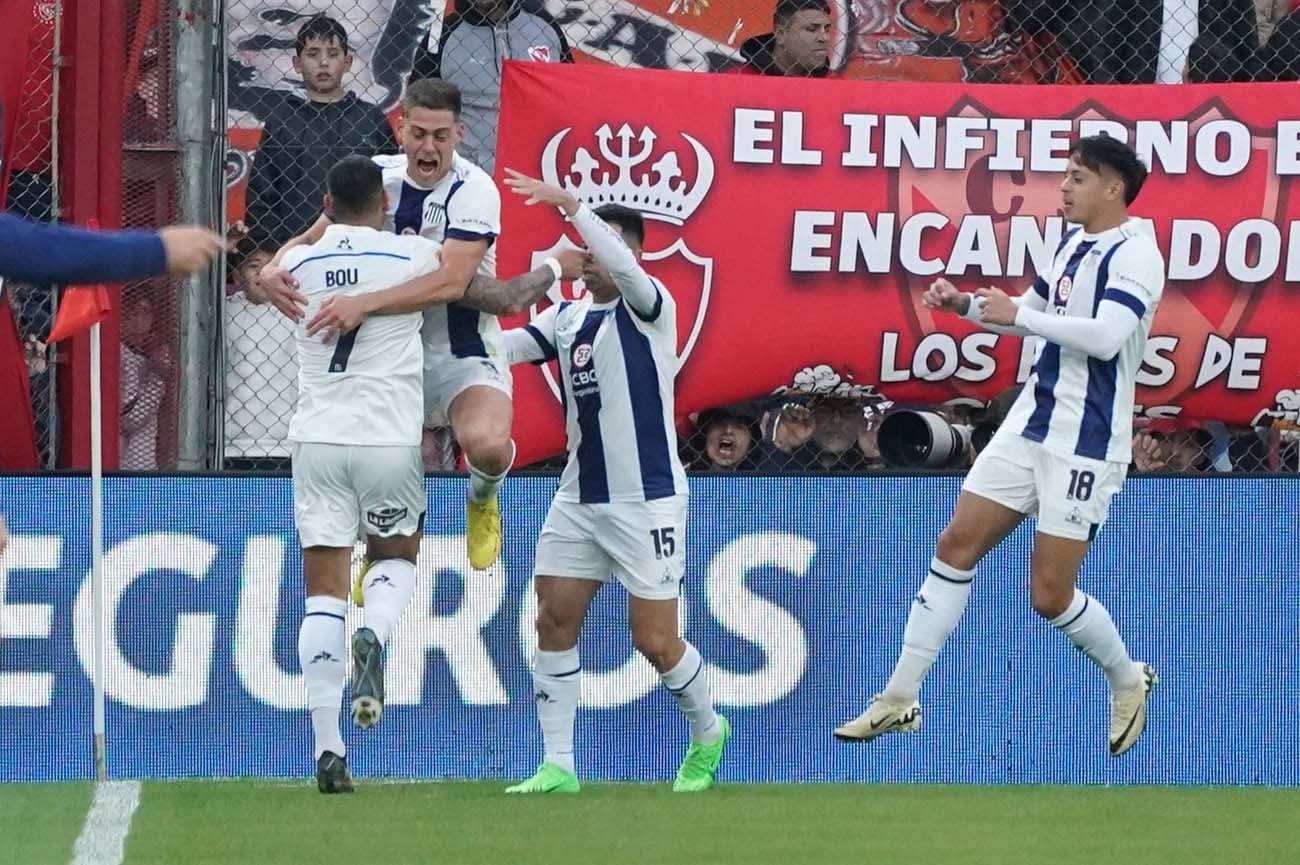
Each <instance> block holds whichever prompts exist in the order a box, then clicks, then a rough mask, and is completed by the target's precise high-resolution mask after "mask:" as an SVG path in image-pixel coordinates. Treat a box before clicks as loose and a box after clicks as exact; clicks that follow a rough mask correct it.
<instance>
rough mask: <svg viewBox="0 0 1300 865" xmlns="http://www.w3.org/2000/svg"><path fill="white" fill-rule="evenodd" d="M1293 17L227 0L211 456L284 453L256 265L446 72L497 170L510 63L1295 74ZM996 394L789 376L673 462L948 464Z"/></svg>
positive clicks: (1226, 465)
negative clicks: (217, 448) (828, 383)
mask: <svg viewBox="0 0 1300 865" xmlns="http://www.w3.org/2000/svg"><path fill="white" fill-rule="evenodd" d="M1298 6H1300V3H1297V2H1290V0H1202V2H1200V3H1199V4H1197V3H1189V2H1175V0H1167V2H1164V3H1163V4H1161V3H1142V4H1136V3H1127V2H1119V0H1081V2H1071V3H1063V2H1055V0H830V2H818V0H780V2H774V0H592V2H572V0H521V2H517V0H456V2H446V0H332V2H331V0H293V2H283V0H276V2H273V3H261V2H258V0H232V2H231V3H230V4H229V5H228V7H227V9H226V32H227V35H228V43H227V51H228V54H227V57H228V64H227V75H228V82H227V86H228V100H227V104H228V110H229V126H230V129H229V137H228V142H227V149H226V181H227V194H228V195H227V198H228V204H229V215H230V226H231V247H232V254H231V257H230V261H229V266H228V273H229V274H230V280H229V285H228V287H227V291H226V300H225V311H224V316H223V322H224V331H225V336H224V339H225V356H226V363H225V365H224V369H223V373H224V383H223V384H224V447H223V449H222V453H221V457H222V460H221V461H222V462H223V464H224V465H225V466H226V467H227V468H230V469H267V468H272V469H279V468H283V467H284V465H285V462H286V457H287V451H286V448H285V444H284V436H285V433H286V431H287V420H288V415H289V414H290V413H291V407H292V405H293V401H294V393H293V389H294V383H295V374H294V370H293V352H292V349H291V347H290V331H289V329H288V326H287V323H286V322H284V321H283V320H281V319H279V318H277V316H276V315H275V314H274V313H273V312H271V311H270V307H269V306H267V305H266V303H265V297H264V296H263V294H262V292H261V289H260V286H259V285H258V280H257V272H258V270H259V267H260V265H261V263H263V262H264V261H266V260H267V258H269V256H270V255H271V254H272V252H273V251H274V250H275V249H276V248H277V247H278V246H279V245H281V244H282V243H284V242H285V241H286V240H288V239H289V238H290V237H292V236H293V235H295V234H297V233H299V232H301V231H302V230H303V229H305V228H306V227H307V226H308V225H310V224H311V223H312V221H313V220H314V219H315V218H316V217H317V215H318V213H319V211H320V203H321V198H322V193H323V187H324V178H325V173H326V171H327V170H328V168H329V166H330V165H331V164H332V163H333V162H334V161H335V160H337V159H338V158H339V157H341V156H343V155H345V154H348V153H366V154H375V153H381V152H389V151H393V150H395V148H396V141H395V139H394V133H393V130H394V128H396V122H397V119H398V114H399V107H398V102H399V100H400V98H401V95H402V93H403V90H404V87H405V84H406V82H407V81H408V80H410V79H412V78H422V77H441V78H444V79H446V80H448V81H451V82H453V83H455V84H457V85H458V86H459V87H460V89H461V91H462V93H463V95H464V100H465V108H464V119H465V120H466V122H467V125H468V127H469V130H470V131H469V133H468V137H467V138H466V140H465V142H464V144H463V146H462V147H461V149H460V153H461V155H462V156H465V157H467V158H469V159H471V160H472V161H474V162H476V163H478V164H479V165H481V166H482V167H483V168H484V169H486V170H487V171H489V172H491V171H492V170H493V168H494V162H495V147H496V130H497V112H498V109H499V91H500V85H501V69H502V62H503V61H504V60H507V59H516V60H531V61H534V62H556V63H560V62H576V63H597V64H613V65H618V66H628V67H644V68H663V69H677V70H685V71H695V72H701V73H710V72H715V73H716V72H737V73H750V74H757V75H768V76H798V77H809V78H824V77H834V78H847V79H866V80H905V81H932V82H934V81H938V82H981V83H988V82H992V83H1013V84H1044V83H1052V84H1076V83H1155V82H1164V83H1170V84H1177V83H1180V82H1184V81H1193V82H1223V81H1247V80H1295V79H1298V78H1300V62H1298V60H1300V53H1297V52H1300V12H1297V11H1295V10H1296V8H1297V7H1298ZM321 16H327V18H328V20H324V19H322V17H321ZM611 98H613V97H611ZM124 401H125V399H124ZM1005 403H1006V400H1005V398H1000V400H994V401H993V402H991V403H988V404H979V405H975V404H973V403H972V404H967V403H964V402H960V401H959V402H957V403H950V404H946V405H943V406H931V407H924V406H922V407H902V406H895V405H893V403H891V402H890V401H889V399H888V394H887V393H881V392H877V391H875V390H872V389H871V388H866V389H860V392H857V393H853V394H848V395H845V394H842V393H826V392H820V391H818V390H817V389H816V388H815V387H809V388H804V389H798V388H796V389H794V390H790V391H785V392H782V393H779V394H775V395H772V396H769V397H765V398H762V399H758V400H756V401H754V402H750V403H746V404H744V405H741V406H729V407H725V408H720V409H717V410H714V411H709V412H703V413H701V414H699V415H697V416H695V417H693V418H692V419H691V420H690V422H689V423H688V424H686V425H685V427H684V429H683V435H682V442H681V446H682V455H683V458H684V460H685V462H686V463H687V464H688V465H689V466H690V467H691V468H693V469H695V470H700V471H731V470H748V471H767V472H786V471H806V472H840V471H844V472H855V471H873V470H879V469H882V468H911V467H917V466H924V467H928V468H950V469H951V468H956V469H960V468H964V467H965V466H967V465H969V463H970V460H971V458H972V456H973V454H974V453H975V452H976V451H977V449H978V448H979V447H980V446H982V444H983V442H984V441H987V436H988V434H989V433H990V430H991V429H992V428H993V427H994V426H995V424H996V423H997V422H999V421H1000V418H1001V415H1002V414H1004V413H1005V410H1006V405H1005ZM1294 435H1295V433H1294V431H1289V430H1279V429H1259V430H1256V429H1249V428H1231V429H1230V428H1229V427H1227V426H1225V425H1224V424H1216V423H1175V422H1173V421H1142V422H1139V424H1138V431H1137V433H1136V435H1135V468H1136V469H1137V470H1139V471H1175V472H1202V471H1203V472H1210V471H1294V470H1297V469H1298V468H1300V454H1298V453H1297V446H1296V441H1295V438H1294ZM909 436H910V438H909ZM918 436H921V438H917V437H918ZM425 445H426V446H425V457H426V466H427V467H428V468H430V469H448V468H454V467H455V466H456V465H457V452H456V447H455V443H454V441H453V440H452V439H451V437H450V436H449V434H448V431H447V430H445V429H433V430H429V431H428V432H427V435H426V442H425ZM561 462H562V458H556V459H554V460H550V461H547V462H543V463H540V464H537V465H535V466H533V467H532V468H536V469H542V470H550V469H554V468H555V467H557V465H558V464H560V463H561Z"/></svg>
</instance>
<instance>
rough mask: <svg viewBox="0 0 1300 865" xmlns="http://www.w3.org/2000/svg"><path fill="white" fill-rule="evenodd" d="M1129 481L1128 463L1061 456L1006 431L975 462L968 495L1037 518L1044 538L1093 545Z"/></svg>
mask: <svg viewBox="0 0 1300 865" xmlns="http://www.w3.org/2000/svg"><path fill="white" fill-rule="evenodd" d="M1127 475H1128V466H1127V465H1125V464H1124V463H1117V462H1106V461H1104V460H1094V459H1089V458H1088V457H1081V456H1073V455H1069V456H1067V455H1065V454H1060V453H1057V452H1055V451H1050V450H1048V449H1047V448H1045V447H1043V446H1042V445H1041V444H1039V443H1038V442H1035V441H1030V440H1029V439H1027V438H1024V437H1023V436H1020V435H1017V434H1016V433H1013V432H1011V431H1010V430H1007V429H1006V427H1003V428H1002V429H999V430H998V432H997V433H996V434H994V436H993V439H992V440H991V441H990V442H989V443H988V446H987V447H986V448H984V450H983V451H981V452H980V455H979V456H978V457H977V458H976V459H975V465H973V466H971V470H970V472H968V473H967V475H966V481H965V483H963V484H962V489H963V490H967V491H969V492H972V493H975V494H976V495H978V496H982V497H984V498H986V499H991V500H993V501H995V502H997V503H998V504H1000V505H1003V506H1004V507H1008V508H1011V509H1012V510H1013V511H1019V512H1020V513H1022V514H1028V515H1030V516H1037V517H1038V531H1040V532H1042V533H1043V534H1046V535H1054V536H1056V537H1061V538H1073V539H1074V540H1079V541H1090V540H1092V539H1093V538H1094V537H1096V535H1097V530H1098V529H1100V528H1101V526H1102V524H1103V523H1105V522H1106V515H1107V513H1109V511H1110V500H1111V497H1112V496H1114V495H1115V493H1117V492H1119V488H1120V487H1121V486H1122V485H1123V484H1124V478H1125V477H1126V476H1127Z"/></svg>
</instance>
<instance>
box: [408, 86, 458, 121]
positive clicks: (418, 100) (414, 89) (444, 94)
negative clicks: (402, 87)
mask: <svg viewBox="0 0 1300 865" xmlns="http://www.w3.org/2000/svg"><path fill="white" fill-rule="evenodd" d="M412 108H427V109H428V110H430V111H450V112H451V113H452V116H453V117H455V118H456V119H457V120H459V119H460V88H459V87H457V86H456V85H455V84H452V83H451V82H450V81H443V80H442V79H441V78H421V79H420V80H419V81H412V82H411V86H410V87H408V88H407V89H406V97H405V98H404V99H403V100H402V110H404V111H410V110H411V109H412Z"/></svg>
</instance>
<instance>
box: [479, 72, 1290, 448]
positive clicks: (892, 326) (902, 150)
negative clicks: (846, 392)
mask: <svg viewBox="0 0 1300 865" xmlns="http://www.w3.org/2000/svg"><path fill="white" fill-rule="evenodd" d="M1292 89H1293V88H1292V87H1291V86H1289V85H1231V86H1205V87H1200V86H1175V87H1171V86H1160V85H1152V86H1127V87H1085V86H1070V87H1053V86H1012V85H1003V86H996V85H995V86H975V85H946V84H888V85H887V84H880V83H875V84H867V83H862V82H851V81H816V82H813V81H808V80H796V79H782V78H756V77H746V76H739V75H700V74H687V73H673V72H648V71H626V70H619V69H609V68H598V67H554V66H545V65H541V64H534V65H529V64H510V65H509V68H508V70H507V73H506V78H505V84H504V88H503V92H502V121H501V133H500V145H499V152H500V157H499V158H498V161H497V166H498V172H500V171H501V169H502V168H504V167H511V168H516V169H519V170H521V171H524V172H527V173H529V174H534V175H539V176H542V177H546V178H549V179H552V180H553V181H555V182H559V183H563V184H567V185H568V186H569V187H570V188H571V189H572V190H573V191H574V192H575V194H577V195H578V196H579V197H580V198H582V199H583V200H586V201H589V202H593V203H600V202H602V201H606V202H607V201H611V200H612V201H619V202H623V203H626V204H628V205H629V206H632V207H636V208H638V209H641V210H642V211H643V212H644V213H645V215H646V216H647V218H648V219H647V224H646V225H647V237H646V245H645V258H646V267H647V269H648V270H649V271H650V272H651V273H653V274H655V275H656V276H658V277H660V278H661V279H663V280H664V281H665V283H666V284H667V285H668V287H669V288H670V289H671V290H672V291H673V293H674V296H675V297H676V298H677V300H678V310H679V322H678V325H679V342H680V345H681V356H682V361H683V365H682V369H681V373H680V376H679V378H678V391H677V407H678V411H679V412H680V413H682V414H685V413H688V412H692V411H697V410H700V409H704V408H708V407H711V406H716V405H720V404H724V403H727V402H730V401H734V400H740V399H747V398H750V397H753V396H756V395H759V394H762V393H767V392H770V391H772V390H773V389H774V388H777V387H779V386H782V385H790V384H792V383H793V381H794V379H795V377H796V376H798V375H799V374H800V372H801V371H804V374H805V375H804V377H807V374H808V372H807V371H808V370H809V369H810V368H813V367H817V366H819V365H826V366H829V367H830V368H831V370H833V371H834V374H835V375H838V376H839V377H840V378H841V379H842V380H844V381H850V380H851V381H853V382H855V383H857V384H860V385H873V386H875V387H876V389H877V390H878V391H879V392H881V393H883V394H884V395H886V396H887V397H888V398H890V399H893V400H896V401H909V402H910V401H915V402H940V401H943V400H946V399H951V398H953V397H958V396H965V397H974V398H979V399H988V398H991V397H992V396H993V395H995V394H996V393H998V392H999V391H1000V390H1002V389H1003V388H1005V387H1008V386H1010V385H1012V384H1013V383H1015V382H1017V381H1023V380H1024V379H1025V378H1026V376H1027V375H1028V372H1029V368H1030V365H1031V364H1032V360H1033V351H1034V346H1033V344H1032V342H1033V341H1031V340H1021V339H1020V338H1018V337H1006V336H1002V337H999V336H998V335H996V334H992V333H989V332H986V331H983V330H981V329H978V328H976V327H974V326H973V325H970V324H968V323H966V322H964V321H962V320H960V319H958V318H956V317H954V316H950V315H943V314H940V315H935V314H933V313H931V312H930V311H928V310H926V309H924V308H923V307H922V306H921V305H920V303H919V297H920V294H921V292H922V291H923V290H924V289H925V287H926V286H928V285H929V284H930V282H932V281H933V280H934V279H935V278H936V277H938V276H941V275H942V276H947V277H948V278H949V279H952V280H953V281H954V282H955V283H957V285H958V286H959V287H960V288H963V289H964V290H968V291H973V290H974V289H975V288H977V287H979V286H981V285H990V284H991V285H998V286H1000V287H1003V288H1005V289H1007V290H1008V291H1011V292H1014V293H1019V292H1020V291H1023V290H1024V289H1026V288H1027V287H1028V286H1029V284H1030V283H1031V281H1032V280H1033V277H1034V275H1035V273H1036V265H1037V266H1044V267H1045V266H1046V264H1047V263H1048V261H1049V260H1050V258H1051V255H1052V253H1053V251H1054V250H1055V248H1056V245H1057V242H1058V239H1059V238H1060V236H1061V235H1062V233H1063V231H1064V230H1065V225H1064V221H1063V219H1062V218H1061V217H1060V216H1059V215H1058V206H1059V203H1060V194H1059V191H1058V185H1059V183H1060V181H1061V178H1062V177H1063V174H1064V170H1065V165H1066V155H1065V154H1066V151H1067V150H1068V147H1069V141H1070V139H1071V137H1072V136H1074V135H1077V134H1095V133H1096V132H1100V131H1105V132H1107V133H1109V134H1111V135H1115V136H1121V137H1124V138H1125V139H1126V140H1129V141H1130V142H1131V143H1133V144H1134V146H1135V147H1136V148H1137V150H1138V152H1139V154H1140V155H1141V156H1142V158H1143V159H1144V160H1145V161H1146V162H1147V163H1148V165H1150V166H1151V167H1152V174H1151V177H1150V179H1149V180H1148V182H1147V184H1146V187H1145V188H1144V190H1143V192H1142V195H1141V196H1140V197H1139V199H1138V200H1137V202H1136V203H1135V205H1134V207H1133V212H1134V214H1135V215H1136V216H1138V217H1141V218H1144V219H1146V220H1148V221H1149V225H1150V227H1151V229H1152V230H1153V231H1154V232H1155V235H1156V238H1157V240H1158V241H1159V243H1160V246H1161V248H1162V250H1163V251H1164V253H1165V255H1166V259H1167V265H1168V282H1167V284H1166V287H1165V294H1164V299H1163V301H1162V303H1161V304H1160V308H1159V312H1158V314H1157V316H1156V320H1155V325H1154V327H1153V330H1152V333H1151V339H1150V340H1149V342H1148V345H1147V351H1146V363H1145V364H1144V367H1143V370H1142V373H1141V375H1140V378H1139V385H1140V386H1139V388H1138V395H1137V402H1138V404H1139V411H1140V412H1141V413H1143V414H1145V415H1148V416H1154V417H1176V416H1182V417H1189V418H1203V419H1218V420H1226V421H1229V422H1236V423H1251V422H1264V421H1266V420H1267V418H1268V416H1269V415H1272V416H1274V417H1285V418H1286V419H1288V420H1292V421H1294V420H1295V416H1296V412H1297V410H1300V341H1297V340H1296V339H1295V338H1294V336H1290V337H1288V333H1290V331H1291V328H1292V327H1294V324H1293V322H1294V321H1295V320H1296V318H1297V312H1296V310H1297V300H1300V290H1298V288H1300V199H1297V197H1295V196H1293V195H1292V194H1291V193H1292V191H1293V186H1294V181H1295V177H1296V176H1297V175H1300V120H1296V119H1292V118H1294V117H1297V116H1300V115H1296V114H1294V113H1293V114H1288V113H1286V112H1288V111H1294V106H1295V104H1296V103H1295V101H1294V100H1293V99H1291V96H1292V95H1293V94H1292V92H1291V91H1292ZM610 93H622V94H628V98H625V99H620V100H610V99H609V98H607V97H608V94H610ZM631 94H635V97H633V96H631ZM506 199H507V200H506V201H505V206H504V214H503V216H504V224H505V229H504V231H503V234H502V243H501V250H500V258H499V265H498V266H499V271H500V273H501V274H503V275H508V274H511V273H516V272H518V271H521V270H524V269H527V268H528V267H529V266H530V265H531V264H532V263H533V262H534V261H536V260H538V258H540V256H541V254H542V253H543V252H544V251H546V250H548V249H551V248H554V247H555V246H556V245H557V244H559V243H566V242H572V240H574V239H576V237H575V236H574V235H573V233H572V232H571V231H570V230H568V226H567V225H566V224H565V223H564V222H563V221H562V220H561V219H560V217H559V216H558V215H556V214H555V213H554V212H552V211H550V210H549V209H545V208H538V207H531V208H530V207H525V206H524V205H523V203H522V201H520V200H519V199H517V198H515V197H514V196H510V195H507V196H506ZM563 290H564V291H565V292H568V293H570V294H571V293H573V292H575V291H580V290H581V288H580V286H579V287H574V286H565V287H564V288H563ZM557 296H558V294H557ZM544 306H545V304H542V307H544ZM534 312H536V310H534ZM1022 343H1024V344H1023V345H1022ZM823 372H825V371H824V370H823ZM515 374H516V406H517V414H518V420H517V422H516V435H517V438H518V440H519V442H520V448H521V459H524V460H531V459H536V458H539V457H542V456H545V455H547V454H552V453H556V452H558V451H559V450H560V449H561V448H562V446H563V443H562V439H561V431H560V429H561V428H560V425H559V423H558V419H559V417H560V414H559V404H558V401H557V398H556V396H555V395H554V394H555V391H554V387H553V381H554V379H553V376H551V374H550V373H549V372H548V371H534V370H531V369H528V368H526V367H516V370H515Z"/></svg>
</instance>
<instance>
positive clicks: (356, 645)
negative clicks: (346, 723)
mask: <svg viewBox="0 0 1300 865" xmlns="http://www.w3.org/2000/svg"><path fill="white" fill-rule="evenodd" d="M383 714H384V650H383V647H382V646H380V645H379V638H378V637H376V636H375V632H374V631H372V630H370V629H369V628H358V629H357V632H356V633H355V634H353V635H352V722H353V723H354V724H356V725H357V726H358V727H360V728H361V729H363V730H369V729H370V728H371V727H373V726H375V725H376V724H378V723H379V719H380V718H381V717H382V716H383Z"/></svg>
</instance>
